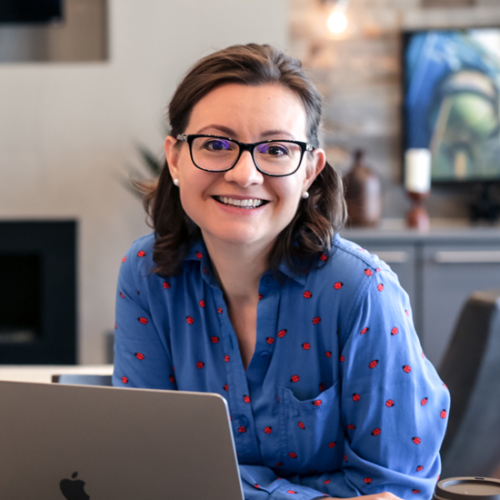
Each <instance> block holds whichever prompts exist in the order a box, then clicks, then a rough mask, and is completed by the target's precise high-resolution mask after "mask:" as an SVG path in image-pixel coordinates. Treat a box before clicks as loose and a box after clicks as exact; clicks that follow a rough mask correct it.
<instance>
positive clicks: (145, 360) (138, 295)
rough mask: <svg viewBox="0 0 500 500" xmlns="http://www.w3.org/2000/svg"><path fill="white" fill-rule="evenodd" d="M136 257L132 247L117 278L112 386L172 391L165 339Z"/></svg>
mask: <svg viewBox="0 0 500 500" xmlns="http://www.w3.org/2000/svg"><path fill="white" fill-rule="evenodd" d="M140 255H141V254H140V252H139V253H136V252H135V251H134V246H132V247H131V249H130V250H129V251H128V252H127V255H126V256H125V257H124V259H123V261H122V264H121V268H120V273H119V276H118V286H117V292H116V324H115V360H114V373H113V385H115V386H119V387H146V388H149V389H170V390H174V389H177V387H176V383H175V373H174V370H175V369H174V367H173V366H172V361H171V356H170V352H169V350H168V345H167V343H166V336H165V335H160V333H161V331H162V328H164V326H163V325H161V324H159V322H158V320H157V319H156V318H155V317H154V316H153V315H152V313H151V310H150V307H149V304H148V289H147V286H146V283H145V280H146V279H147V278H146V277H143V276H142V275H141V271H140V270H141V264H142V261H141V260H140V259H141V258H142V257H141V256H140Z"/></svg>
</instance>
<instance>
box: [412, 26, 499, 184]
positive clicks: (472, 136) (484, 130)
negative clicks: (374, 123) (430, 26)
mask: <svg viewBox="0 0 500 500" xmlns="http://www.w3.org/2000/svg"><path fill="white" fill-rule="evenodd" d="M403 59H404V79H405V95H404V113H403V114H404V117H403V123H404V149H405V150H407V149H409V148H427V149H430V151H431V155H432V167H431V179H432V182H433V183H436V182H441V183H445V182H446V183H448V182H467V181H493V180H499V179H500V108H499V107H500V99H499V96H500V28H478V29H460V30H458V29H455V30H425V31H412V32H407V33H405V36H404V51H403Z"/></svg>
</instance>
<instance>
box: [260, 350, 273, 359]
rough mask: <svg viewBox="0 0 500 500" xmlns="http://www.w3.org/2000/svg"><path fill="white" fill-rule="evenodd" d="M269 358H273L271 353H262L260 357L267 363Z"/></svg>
mask: <svg viewBox="0 0 500 500" xmlns="http://www.w3.org/2000/svg"><path fill="white" fill-rule="evenodd" d="M269 356H271V353H270V352H269V351H264V352H261V353H260V357H261V358H262V359H263V360H264V361H266V360H268V359H269Z"/></svg>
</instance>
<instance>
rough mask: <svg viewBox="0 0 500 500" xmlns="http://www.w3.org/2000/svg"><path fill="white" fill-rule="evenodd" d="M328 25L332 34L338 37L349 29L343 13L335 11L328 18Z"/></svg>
mask: <svg viewBox="0 0 500 500" xmlns="http://www.w3.org/2000/svg"><path fill="white" fill-rule="evenodd" d="M327 25H328V29H329V30H330V31H331V32H332V33H335V34H337V35H338V34H340V33H343V32H344V31H345V29H346V28H347V18H346V17H345V14H344V13H343V12H342V11H340V10H338V9H335V10H334V11H333V12H332V13H331V15H330V17H329V18H328V21H327Z"/></svg>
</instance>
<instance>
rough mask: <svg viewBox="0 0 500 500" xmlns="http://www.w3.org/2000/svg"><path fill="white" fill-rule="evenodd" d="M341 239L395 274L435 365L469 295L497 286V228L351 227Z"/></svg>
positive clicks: (499, 233) (499, 263)
mask: <svg viewBox="0 0 500 500" xmlns="http://www.w3.org/2000/svg"><path fill="white" fill-rule="evenodd" d="M341 235H342V236H343V237H344V238H346V239H349V240H352V241H355V242H356V243H358V244H359V245H360V246H362V247H363V248H366V250H368V251H369V252H371V253H375V254H377V255H378V256H379V257H380V258H381V259H382V260H384V261H385V262H387V263H388V264H389V265H390V266H391V268H392V269H393V270H394V272H395V273H396V274H397V275H398V277H399V280H400V283H401V285H402V287H403V288H404V289H405V290H406V291H407V293H408V295H409V296H410V300H411V303H412V308H413V315H414V321H415V327H416V330H417V333H418V334H419V337H420V340H421V342H422V346H423V348H424V351H425V353H426V355H427V357H428V358H429V359H430V360H431V361H432V363H433V364H434V365H435V366H436V367H439V364H440V362H441V360H442V357H443V355H444V353H445V351H446V348H447V346H448V342H449V341H450V337H451V335H452V333H453V331H454V328H455V323H456V321H457V319H458V315H459V313H460V310H461V308H462V306H463V304H464V303H465V301H466V299H467V297H468V296H469V295H470V294H471V293H473V292H474V291H476V290H488V289H495V288H500V229H497V228H492V229H478V228H476V229H472V228H471V229H464V230H439V231H438V230H432V231H429V232H428V233H418V232H415V231H410V230H401V231H395V230H392V231H388V230H354V229H353V230H345V231H343V232H342V233H341ZM471 335H474V332H471Z"/></svg>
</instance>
